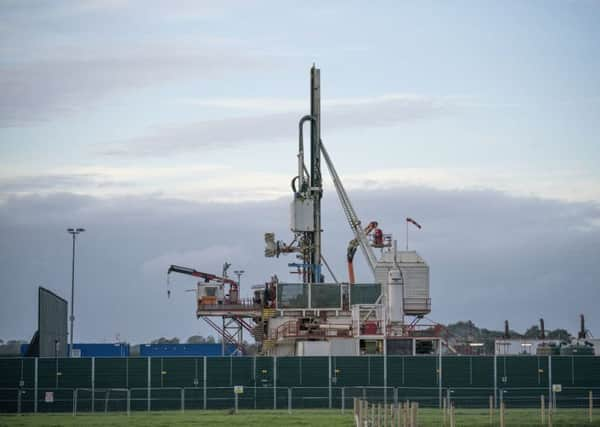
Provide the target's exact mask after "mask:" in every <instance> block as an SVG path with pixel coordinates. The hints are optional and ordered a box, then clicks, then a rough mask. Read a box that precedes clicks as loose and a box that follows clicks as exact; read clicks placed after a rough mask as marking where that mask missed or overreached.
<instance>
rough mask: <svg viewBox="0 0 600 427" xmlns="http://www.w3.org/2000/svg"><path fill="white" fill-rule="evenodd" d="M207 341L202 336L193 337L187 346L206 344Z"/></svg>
mask: <svg viewBox="0 0 600 427" xmlns="http://www.w3.org/2000/svg"><path fill="white" fill-rule="evenodd" d="M205 342H206V339H205V338H204V337H203V336H202V335H192V336H191V337H189V338H188V339H187V341H186V343H187V344H204V343H205Z"/></svg>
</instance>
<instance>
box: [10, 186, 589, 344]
mask: <svg viewBox="0 0 600 427" xmlns="http://www.w3.org/2000/svg"><path fill="white" fill-rule="evenodd" d="M351 197H352V200H353V203H354V206H355V208H356V210H357V211H358V213H359V215H360V216H361V218H362V219H363V220H364V221H370V220H377V221H379V223H380V226H381V227H382V228H383V230H384V231H385V232H392V233H394V234H395V238H396V239H398V243H399V246H400V247H403V246H404V239H405V228H404V218H406V217H407V216H411V217H413V218H415V219H417V220H418V221H419V222H420V223H421V224H422V225H423V229H422V230H420V231H419V230H410V236H409V243H410V247H411V248H415V249H417V250H418V251H419V252H420V253H421V255H422V256H423V257H424V258H425V259H426V260H427V262H428V263H429V265H430V267H431V294H432V306H433V312H432V313H431V315H430V316H429V317H431V318H432V319H435V320H437V321H441V322H450V321H456V320H461V319H462V320H466V319H471V320H473V321H475V322H476V323H478V324H480V325H482V326H485V327H488V328H501V326H502V322H503V320H504V319H509V320H510V321H511V325H512V326H513V327H514V328H516V329H519V330H524V329H525V328H526V327H528V326H530V325H531V324H533V323H535V322H536V321H537V319H538V318H539V317H545V319H546V323H547V325H548V327H551V328H556V327H566V328H568V329H569V330H571V331H572V332H574V331H576V329H577V314H578V313H580V312H582V313H586V314H587V315H588V326H589V327H590V329H591V330H592V331H595V330H600V318H598V316H597V315H596V312H597V309H596V305H595V304H596V302H597V301H598V299H600V288H598V286H597V282H598V278H599V277H600V265H598V262H597V254H598V248H600V207H599V206H598V204H593V203H565V202H559V201H551V200H543V199H538V198H531V197H511V196H507V195H505V194H501V193H498V192H492V191H483V190H482V191H441V190H431V189H427V188H421V187H413V188H403V189H376V190H372V191H353V192H352V193H351ZM288 202H289V199H288V198H284V199H279V200H274V201H268V202H261V203H256V202H246V203H240V204H235V205H232V204H221V203H207V202H190V201H183V200H173V199H166V198H159V197H140V196H138V197H136V196H128V197H112V198H102V199H100V198H94V197H83V196H77V195H73V194H56V195H50V196H23V197H11V198H9V199H8V200H6V201H5V202H4V203H2V204H0V235H2V236H3V238H2V239H1V240H0V259H1V260H2V264H1V267H2V268H0V283H5V284H8V283H10V286H5V287H4V288H3V292H4V295H3V298H2V299H1V300H0V337H1V338H11V337H12V338H26V337H29V336H30V335H31V334H32V333H33V330H34V329H35V319H36V314H35V310H36V307H35V295H36V293H35V291H36V289H37V286H38V285H40V284H42V285H45V286H47V287H49V288H50V289H53V290H55V291H56V292H58V293H59V294H61V295H68V294H69V292H70V291H69V289H70V261H71V258H70V257H71V253H70V251H71V246H70V243H71V241H70V236H69V235H68V234H67V233H66V232H65V228H67V227H69V226H73V225H75V226H83V227H85V228H86V229H87V231H86V233H84V234H83V235H82V236H80V238H79V240H78V241H77V278H76V281H77V285H76V286H77V289H76V291H77V297H78V300H77V302H78V304H77V305H76V317H77V322H78V325H79V326H78V328H77V336H76V339H81V340H89V341H97V340H102V339H103V338H106V337H113V336H114V335H115V333H117V332H120V333H121V336H123V337H125V338H126V339H129V340H131V341H133V342H140V341H142V342H143V341H148V340H150V339H152V338H156V337H158V336H179V337H180V338H186V337H187V336H189V335H193V334H195V333H198V332H200V333H202V334H204V335H206V334H208V333H211V332H210V331H209V330H208V329H206V328H205V326H203V324H202V323H199V322H198V320H196V318H195V312H194V301H193V296H191V295H190V294H189V293H185V292H184V290H185V289H186V286H187V281H186V279H185V278H184V277H183V276H182V277H178V278H175V277H174V278H173V283H172V290H173V292H172V295H171V299H167V297H166V270H167V268H168V266H169V265H170V264H174V263H181V264H187V265H189V266H190V267H194V268H196V269H198V270H201V271H207V272H213V273H219V272H220V270H221V265H222V263H223V262H224V261H229V262H232V263H233V264H234V266H233V267H232V269H233V268H236V269H237V268H240V269H243V270H245V271H246V273H245V275H244V278H243V280H244V284H243V285H242V293H243V294H244V295H247V294H248V293H249V292H250V286H251V285H252V284H260V283H264V281H265V280H267V279H268V277H269V276H270V275H271V274H273V273H275V274H277V275H279V277H280V278H281V280H283V281H285V280H290V281H291V280H295V278H294V277H293V276H291V275H289V274H288V268H287V262H290V261H291V258H280V259H277V260H276V259H266V258H264V257H263V233H264V232H267V231H273V232H275V233H276V237H277V238H278V239H282V240H286V241H289V239H290V232H289V230H288ZM323 203H324V207H323V209H324V210H323V227H324V230H325V232H324V236H323V243H324V251H325V255H326V256H327V260H328V262H329V263H330V264H331V266H332V267H333V269H334V271H335V273H336V275H337V277H338V278H340V279H341V278H345V277H346V263H345V255H344V254H345V250H346V245H347V243H348V241H349V240H350V239H351V237H352V236H351V233H350V230H349V226H348V225H347V224H346V222H345V221H344V219H343V218H344V216H343V212H342V211H341V209H340V207H339V206H338V202H337V200H336V199H335V197H334V196H333V195H326V196H325V198H324V199H323ZM356 271H357V275H358V278H359V280H363V281H368V280H370V274H369V270H368V268H367V267H366V265H365V262H364V260H363V259H362V257H361V256H360V255H359V256H357V258H356ZM191 283H192V284H193V282H191ZM187 287H191V286H187ZM565 307H568V309H565ZM100 317H101V318H102V319H103V321H102V322H98V321H97V319H98V318H100Z"/></svg>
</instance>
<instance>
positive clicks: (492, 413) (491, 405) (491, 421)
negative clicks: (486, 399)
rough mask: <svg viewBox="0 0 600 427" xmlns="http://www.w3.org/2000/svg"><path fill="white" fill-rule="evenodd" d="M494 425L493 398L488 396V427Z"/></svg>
mask: <svg viewBox="0 0 600 427" xmlns="http://www.w3.org/2000/svg"><path fill="white" fill-rule="evenodd" d="M493 423H494V396H490V425H492V424H493Z"/></svg>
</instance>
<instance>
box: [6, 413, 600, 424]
mask: <svg viewBox="0 0 600 427" xmlns="http://www.w3.org/2000/svg"><path fill="white" fill-rule="evenodd" d="M497 415H498V414H497V413H496V414H495V415H494V418H493V420H492V422H493V424H490V418H489V414H488V412H487V411H486V410H478V409H462V410H461V409H458V410H456V425H457V426H490V425H495V426H498V425H499V419H498V417H497ZM594 415H595V419H594V421H593V422H592V423H590V422H589V420H588V416H587V411H585V410H584V409H561V410H558V411H557V412H556V413H555V414H554V416H553V426H600V414H594ZM418 424H419V426H423V427H424V426H442V425H443V417H442V414H441V411H440V410H436V409H421V410H420V411H419V418H418ZM82 425H84V426H97V427H100V426H109V427H110V426H115V427H117V426H149V427H158V426H161V427H166V426H191V425H200V426H240V427H241V426H270V427H275V426H286V427H294V426H327V427H337V426H340V427H341V426H353V425H354V419H353V417H352V415H351V411H346V414H345V415H342V414H341V413H340V411H339V410H298V411H294V412H292V414H288V413H287V412H286V411H260V410H254V411H240V413H239V414H237V415H231V414H229V413H228V412H227V411H188V412H186V413H183V414H182V413H179V412H153V413H150V414H148V413H145V412H144V413H132V415H131V416H127V415H124V414H108V415H98V414H94V415H88V414H82V415H77V416H76V417H74V416H72V415H70V414H37V415H21V416H19V415H2V416H0V427H4V426H11V427H12V426H38V427H41V426H52V427H58V426H73V427H74V426H82ZM446 425H448V423H447V424H446ZM542 425H547V424H541V419H540V413H539V410H534V409H513V410H507V413H506V426H542Z"/></svg>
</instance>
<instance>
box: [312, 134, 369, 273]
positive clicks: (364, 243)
mask: <svg viewBox="0 0 600 427" xmlns="http://www.w3.org/2000/svg"><path fill="white" fill-rule="evenodd" d="M321 152H322V154H323V158H324V159H325V163H326V164H327V169H329V174H330V175H331V179H332V180H333V185H334V186H335V190H336V192H337V195H338V198H339V199H340V203H341V204H342V208H343V210H344V214H345V215H346V219H347V220H348V224H349V225H350V228H351V229H352V232H353V233H354V236H355V239H356V240H357V241H358V245H359V246H360V248H361V250H362V252H363V254H364V255H365V258H366V259H367V264H369V267H370V268H371V271H372V272H373V275H375V265H376V264H377V258H376V257H375V253H374V252H373V249H372V248H371V246H370V245H369V241H368V239H367V233H366V232H365V230H363V228H362V227H361V226H360V219H359V218H358V215H357V214H356V211H355V210H354V207H353V206H352V203H351V202H350V198H349V197H348V193H346V190H345V189H344V185H343V184H342V180H341V179H340V177H339V175H338V174H337V171H336V170H335V166H334V165H333V162H332V161H331V158H330V157H329V153H327V150H326V149H325V145H323V141H321ZM352 256H354V254H352Z"/></svg>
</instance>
